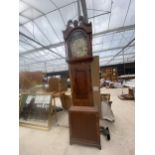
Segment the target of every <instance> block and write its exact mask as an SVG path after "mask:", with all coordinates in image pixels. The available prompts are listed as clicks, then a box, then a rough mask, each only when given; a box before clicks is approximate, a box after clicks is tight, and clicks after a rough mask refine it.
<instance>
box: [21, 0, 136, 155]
mask: <svg viewBox="0 0 155 155" xmlns="http://www.w3.org/2000/svg"><path fill="white" fill-rule="evenodd" d="M79 40H80V41H79ZM85 51H86V52H85ZM78 52H79V53H78ZM82 52H83V53H82ZM80 54H81V55H80ZM81 153H85V154H88V155H91V154H92V155H93V154H96V155H99V154H105V155H114V154H115V155H134V154H135V0H126V1H124V0H20V1H19V154H20V155H36V154H39V155H50V154H52V155H53V154H56V155H79V154H81Z"/></svg>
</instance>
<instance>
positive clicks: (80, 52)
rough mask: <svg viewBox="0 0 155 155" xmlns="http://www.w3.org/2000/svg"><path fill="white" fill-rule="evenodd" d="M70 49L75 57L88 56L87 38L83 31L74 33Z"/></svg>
mask: <svg viewBox="0 0 155 155" xmlns="http://www.w3.org/2000/svg"><path fill="white" fill-rule="evenodd" d="M70 50H71V55H72V57H73V58H78V57H84V56H87V54H88V46H87V40H86V37H85V36H84V35H83V34H82V33H81V32H76V33H74V34H73V35H72V37H71V40H70Z"/></svg>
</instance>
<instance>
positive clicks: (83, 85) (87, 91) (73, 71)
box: [69, 62, 94, 106]
mask: <svg viewBox="0 0 155 155" xmlns="http://www.w3.org/2000/svg"><path fill="white" fill-rule="evenodd" d="M69 71H70V78H71V81H72V84H71V88H72V101H73V104H74V105H76V106H94V103H93V91H92V84H91V83H92V80H91V68H90V63H89V62H88V63H75V64H71V65H69Z"/></svg>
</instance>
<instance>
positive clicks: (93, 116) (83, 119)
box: [69, 106, 101, 149]
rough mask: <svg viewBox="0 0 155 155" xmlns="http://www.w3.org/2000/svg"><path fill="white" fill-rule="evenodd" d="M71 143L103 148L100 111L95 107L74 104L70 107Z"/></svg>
mask: <svg viewBox="0 0 155 155" xmlns="http://www.w3.org/2000/svg"><path fill="white" fill-rule="evenodd" d="M69 125H70V128H69V129H70V144H82V145H88V146H94V147H97V148H99V149H101V144H100V129H99V113H98V111H97V109H96V108H95V107H89V106H87V107H83V106H72V107H71V108H70V109H69Z"/></svg>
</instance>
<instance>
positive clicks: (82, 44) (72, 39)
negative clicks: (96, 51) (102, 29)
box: [63, 16, 92, 62]
mask: <svg viewBox="0 0 155 155" xmlns="http://www.w3.org/2000/svg"><path fill="white" fill-rule="evenodd" d="M63 35H64V40H65V51H66V57H67V59H66V60H67V62H76V61H81V60H82V61H84V60H85V59H86V60H87V59H91V58H92V25H91V23H86V22H85V21H84V19H83V17H82V16H81V17H80V18H79V21H77V20H75V21H74V22H73V21H68V24H67V28H66V30H65V31H63Z"/></svg>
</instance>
